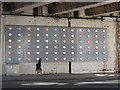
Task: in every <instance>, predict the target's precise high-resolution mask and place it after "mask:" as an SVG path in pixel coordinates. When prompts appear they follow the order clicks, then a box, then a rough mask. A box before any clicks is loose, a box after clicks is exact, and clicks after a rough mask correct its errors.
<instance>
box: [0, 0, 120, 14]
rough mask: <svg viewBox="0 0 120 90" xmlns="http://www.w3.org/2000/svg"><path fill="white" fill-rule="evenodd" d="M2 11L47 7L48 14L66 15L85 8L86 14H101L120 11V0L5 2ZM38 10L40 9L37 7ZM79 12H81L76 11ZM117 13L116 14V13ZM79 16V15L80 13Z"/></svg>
mask: <svg viewBox="0 0 120 90" xmlns="http://www.w3.org/2000/svg"><path fill="white" fill-rule="evenodd" d="M2 5H3V11H2V13H3V14H5V13H9V14H13V13H14V14H15V13H19V14H22V13H24V12H25V11H27V10H33V9H34V8H40V7H43V6H45V7H47V10H48V15H64V14H69V13H71V12H78V11H80V10H84V13H85V16H99V15H106V14H107V13H108V14H114V13H116V12H117V13H118V15H119V12H120V0H114V1H112V2H111V1H102V2H3V3H2ZM37 10H38V9H37ZM76 14H79V13H76ZM115 15H116V14H115ZM78 16H79V15H78Z"/></svg>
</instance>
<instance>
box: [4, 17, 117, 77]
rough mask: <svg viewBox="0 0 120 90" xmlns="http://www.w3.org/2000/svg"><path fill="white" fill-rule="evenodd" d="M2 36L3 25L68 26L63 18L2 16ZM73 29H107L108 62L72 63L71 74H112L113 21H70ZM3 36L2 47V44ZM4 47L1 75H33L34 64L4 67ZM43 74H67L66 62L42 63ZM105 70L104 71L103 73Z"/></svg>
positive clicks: (114, 57)
mask: <svg viewBox="0 0 120 90" xmlns="http://www.w3.org/2000/svg"><path fill="white" fill-rule="evenodd" d="M2 19H3V20H2V21H3V23H2V24H3V25H2V26H3V30H2V31H3V35H4V26H5V25H42V26H68V20H67V19H65V18H62V19H55V18H49V17H27V16H3V18H2ZM71 26H73V27H97V28H107V29H108V32H107V39H108V40H107V41H108V42H107V43H108V61H107V62H72V73H101V72H114V71H115V60H116V42H115V40H116V38H115V35H116V24H115V22H114V21H113V20H111V19H108V20H104V21H100V20H87V19H72V20H71ZM4 40H5V39H4V36H3V46H5V43H4ZM4 49H5V47H3V50H2V51H3V52H2V53H3V57H2V60H3V74H7V75H11V74H12V75H13V74H14V75H16V74H35V73H36V72H35V63H21V64H20V65H4V64H5V62H4V61H5V50H4ZM42 67H43V73H44V74H49V73H69V63H68V62H56V63H54V62H49V63H48V62H47V63H45V62H44V63H42ZM104 70H105V71H104Z"/></svg>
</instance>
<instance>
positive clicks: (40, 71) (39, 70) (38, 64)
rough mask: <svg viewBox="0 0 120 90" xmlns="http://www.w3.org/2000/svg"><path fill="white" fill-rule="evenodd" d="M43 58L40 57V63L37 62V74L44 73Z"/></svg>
mask: <svg viewBox="0 0 120 90" xmlns="http://www.w3.org/2000/svg"><path fill="white" fill-rule="evenodd" d="M41 60H42V58H40V59H39V61H38V63H37V64H36V71H37V74H39V73H40V75H42V68H41Z"/></svg>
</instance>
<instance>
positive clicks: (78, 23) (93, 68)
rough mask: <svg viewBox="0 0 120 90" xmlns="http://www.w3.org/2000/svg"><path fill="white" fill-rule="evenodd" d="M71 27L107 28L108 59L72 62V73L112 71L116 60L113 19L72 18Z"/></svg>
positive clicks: (114, 24)
mask: <svg viewBox="0 0 120 90" xmlns="http://www.w3.org/2000/svg"><path fill="white" fill-rule="evenodd" d="M71 26H72V27H93V28H94V27H97V28H107V45H108V46H107V47H108V61H107V62H81V63H80V62H72V73H101V72H114V71H115V60H116V42H115V40H116V38H115V35H116V23H115V22H114V21H113V19H107V20H104V21H101V20H87V19H72V20H71Z"/></svg>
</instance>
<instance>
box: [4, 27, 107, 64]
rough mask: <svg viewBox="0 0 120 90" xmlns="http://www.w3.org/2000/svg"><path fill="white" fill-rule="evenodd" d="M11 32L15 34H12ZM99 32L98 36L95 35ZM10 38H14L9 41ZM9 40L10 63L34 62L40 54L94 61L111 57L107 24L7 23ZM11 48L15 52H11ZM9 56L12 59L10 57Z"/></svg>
mask: <svg viewBox="0 0 120 90" xmlns="http://www.w3.org/2000/svg"><path fill="white" fill-rule="evenodd" d="M10 27H12V29H11V30H9V28H10ZM19 28H21V30H19ZM10 33H11V34H12V36H9V34H10ZM19 34H21V36H19ZM96 35H97V36H98V37H95V36H96ZM10 39H11V40H12V42H9V40H10ZM5 40H6V44H5V45H6V63H20V62H28V63H32V62H37V60H38V59H39V58H42V61H43V62H70V61H72V62H74V61H80V62H84V61H87V62H90V61H107V57H108V56H107V29H105V28H87V27H86V28H83V27H52V26H51V27H50V26H49V27H47V26H17V25H7V26H6V30H5ZM18 40H21V42H18ZM81 41H82V42H81ZM103 41H105V43H103ZM10 45H11V46H12V48H11V49H10V48H9V46H10ZM18 46H21V48H18ZM96 46H97V47H96ZM89 47H90V48H89ZM103 47H105V48H103ZM9 52H12V54H11V55H9ZM18 52H21V54H20V55H19V54H18ZM104 53H105V54H104ZM8 58H11V59H12V60H11V61H9V60H8ZM18 58H21V60H18ZM29 58H30V60H28V59H29ZM104 59H105V60H104Z"/></svg>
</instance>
